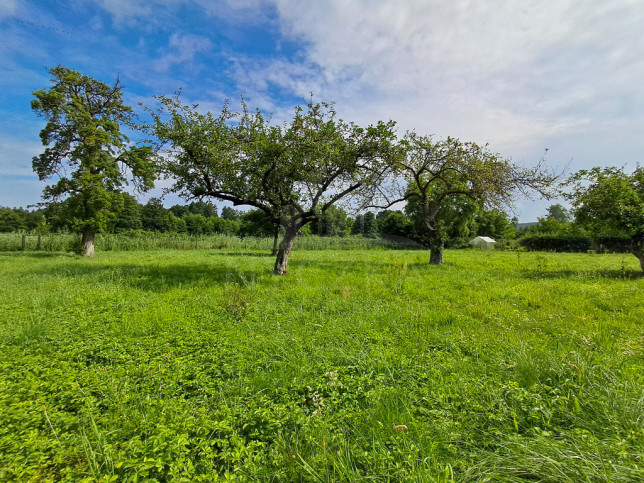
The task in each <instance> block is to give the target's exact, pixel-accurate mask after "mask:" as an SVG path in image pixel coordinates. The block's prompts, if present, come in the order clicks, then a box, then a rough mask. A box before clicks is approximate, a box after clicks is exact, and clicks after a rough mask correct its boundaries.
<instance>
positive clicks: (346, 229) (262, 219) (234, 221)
mask: <svg viewBox="0 0 644 483" xmlns="http://www.w3.org/2000/svg"><path fill="white" fill-rule="evenodd" d="M76 223H77V219H76V217H75V216H74V207H73V206H69V205H68V204H66V203H65V202H60V203H51V204H50V205H49V206H47V207H45V208H41V209H36V210H26V209H24V208H8V207H0V232H5V233H6V232H22V233H41V234H45V233H67V232H74V231H76V230H75V224H76ZM108 227H109V229H108V230H106V231H107V232H108V233H124V232H131V231H133V230H145V231H148V232H157V233H177V234H188V235H231V236H239V237H242V238H243V237H272V236H274V235H275V232H276V229H277V227H276V226H275V225H273V224H271V223H270V221H269V220H268V219H267V217H266V216H265V214H264V212H262V211H261V210H250V211H242V210H236V209H234V208H231V207H228V206H226V207H223V208H221V211H220V210H219V208H218V207H217V206H216V205H214V204H213V203H210V202H207V201H194V202H191V203H189V204H185V205H174V206H171V207H170V208H166V207H164V206H163V204H162V203H161V200H159V199H158V198H152V199H150V200H149V201H148V202H147V203H145V204H141V203H139V202H138V201H137V200H136V199H135V198H134V197H132V196H130V195H127V194H123V203H122V208H121V209H120V210H119V212H118V213H117V214H115V216H114V217H113V219H111V220H110V221H109V223H108ZM461 228H462V227H461ZM461 228H459V230H460V231H458V232H457V230H454V233H452V239H453V240H457V239H458V240H460V239H461V238H462V237H463V232H462V230H461ZM421 232H422V230H419V229H418V227H417V226H416V224H415V222H414V219H413V218H412V217H411V216H408V215H406V214H405V213H403V212H402V211H391V210H383V211H380V212H378V213H372V212H366V213H362V214H358V215H356V216H355V217H351V216H349V215H348V214H347V213H346V211H345V210H343V209H342V208H339V207H335V206H332V207H331V208H330V209H329V210H327V211H326V213H324V214H323V215H320V217H319V219H318V220H317V221H315V222H313V223H311V224H310V225H307V226H305V227H304V229H303V234H304V235H318V236H324V237H348V236H362V237H367V238H379V237H383V236H384V237H387V236H388V237H399V238H404V239H408V240H412V241H414V242H416V243H419V244H424V240H423V237H422V236H421V235H419V233H421ZM515 233H516V220H515V222H514V224H513V223H512V222H511V221H510V219H509V218H508V216H507V214H505V213H503V212H499V211H496V210H493V211H483V212H481V213H479V214H477V215H476V216H475V217H473V218H472V219H471V220H470V223H469V224H468V229H467V233H465V235H466V236H476V235H483V236H490V237H493V238H498V239H513V238H514V237H515Z"/></svg>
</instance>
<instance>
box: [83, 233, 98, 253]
mask: <svg viewBox="0 0 644 483" xmlns="http://www.w3.org/2000/svg"><path fill="white" fill-rule="evenodd" d="M95 237H96V232H94V231H93V230H86V231H84V232H83V240H82V243H83V256H85V257H93V256H94V238H95Z"/></svg>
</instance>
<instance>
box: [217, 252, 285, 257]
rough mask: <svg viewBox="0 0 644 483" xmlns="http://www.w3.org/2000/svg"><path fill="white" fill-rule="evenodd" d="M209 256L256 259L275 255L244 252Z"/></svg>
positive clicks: (220, 253)
mask: <svg viewBox="0 0 644 483" xmlns="http://www.w3.org/2000/svg"><path fill="white" fill-rule="evenodd" d="M211 255H216V256H218V257H221V256H226V257H258V258H275V257H276V255H273V254H272V253H269V252H266V253H263V252H253V251H245V252H243V251H242V252H215V253H211Z"/></svg>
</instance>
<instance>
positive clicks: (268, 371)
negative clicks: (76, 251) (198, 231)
mask: <svg viewBox="0 0 644 483" xmlns="http://www.w3.org/2000/svg"><path fill="white" fill-rule="evenodd" d="M427 259H428V254H427V253H425V252H418V251H413V252H405V251H383V250H377V251H374V250H369V251H346V250H340V251H332V250H327V251H318V252H316V251H306V250H299V251H295V252H294V253H293V254H292V259H291V261H290V270H289V273H288V274H287V275H286V276H284V277H275V276H273V275H271V268H272V264H273V261H274V260H273V258H272V257H270V256H267V253H266V250H263V251H253V250H240V249H235V250H228V251H226V250H201V251H151V252H145V251H132V252H127V253H124V252H102V253H101V252H99V253H98V256H97V258H96V259H93V260H86V259H82V258H80V257H76V256H73V255H66V254H61V253H29V252H27V253H24V254H23V253H12V254H9V253H4V254H2V253H0V271H1V275H2V278H1V281H0V289H1V290H2V297H1V298H0V320H1V321H2V322H1V323H0V367H1V368H2V373H1V376H0V480H4V479H6V480H17V481H29V480H33V481H41V480H53V481H60V480H68V481H78V480H79V479H81V478H89V479H90V480H91V479H100V478H104V479H105V480H109V478H111V477H116V478H117V479H118V481H129V480H134V479H135V478H139V480H142V479H145V478H150V479H157V480H160V481H167V480H173V479H177V480H179V479H180V478H185V479H186V480H193V481H195V480H199V479H201V480H203V481H212V480H213V479H215V478H216V477H222V478H224V477H229V478H231V479H238V480H242V481H243V480H245V479H246V480H251V481H271V480H272V481H284V482H290V481H358V480H359V481H363V480H365V481H450V480H454V481H518V480H536V481H636V480H638V479H641V478H642V477H644V473H643V466H642V465H643V464H644V461H642V459H643V453H644V451H643V450H644V427H643V421H642V417H641V415H642V414H644V407H643V397H644V394H643V389H644V384H643V382H644V376H643V375H644V357H643V356H644V331H643V330H642V320H644V304H643V303H642V300H644V297H643V295H644V277H642V276H641V273H640V272H641V270H639V267H638V263H637V259H636V258H635V257H632V256H630V255H585V254H584V255H580V254H575V255H572V254H546V253H520V252H519V253H517V252H514V253H513V252H483V251H469V250H467V251H448V252H447V254H446V261H447V263H446V265H445V266H439V267H436V266H429V265H427V264H426V262H427ZM402 426H404V427H406V428H407V429H401V428H402ZM395 427H396V428H399V429H397V430H395V429H394V428H395ZM115 481H116V480H115Z"/></svg>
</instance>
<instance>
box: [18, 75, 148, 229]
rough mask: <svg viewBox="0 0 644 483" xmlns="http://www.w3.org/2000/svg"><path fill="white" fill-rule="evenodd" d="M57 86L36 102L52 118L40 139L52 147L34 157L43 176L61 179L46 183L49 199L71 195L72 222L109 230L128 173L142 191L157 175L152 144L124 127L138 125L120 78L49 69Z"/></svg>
mask: <svg viewBox="0 0 644 483" xmlns="http://www.w3.org/2000/svg"><path fill="white" fill-rule="evenodd" d="M49 72H50V74H51V75H52V79H51V80H52V83H53V85H52V87H51V88H50V89H49V90H45V89H41V90H38V91H35V92H34V93H33V94H34V96H35V97H36V99H35V100H33V101H31V107H32V109H33V110H34V111H35V112H36V114H37V115H39V116H40V117H43V118H45V120H46V121H47V124H46V126H45V127H44V129H43V130H42V131H41V132H40V139H41V141H42V144H43V145H44V146H47V147H46V148H45V150H44V152H43V153H42V154H40V155H39V156H36V157H34V158H33V169H34V171H35V172H36V173H37V174H38V177H39V179H40V180H48V179H51V178H56V179H57V181H56V182H55V183H53V184H51V185H48V186H47V187H45V189H44V191H43V198H44V199H45V200H50V201H51V200H58V199H60V198H63V197H65V196H69V200H68V201H69V203H68V206H67V208H68V212H69V216H70V219H69V224H70V226H71V227H72V228H73V229H74V230H77V231H80V232H82V233H83V234H84V238H85V235H89V234H91V238H92V239H93V234H94V233H97V232H101V231H104V230H106V229H107V228H108V226H110V225H111V224H113V223H114V222H115V220H116V217H117V213H118V212H119V211H120V209H121V208H122V202H123V200H122V197H121V194H120V192H119V190H120V189H121V188H122V186H123V185H125V184H127V182H128V179H127V177H126V169H127V173H128V174H129V175H130V177H131V181H133V182H134V184H135V186H136V187H137V188H138V189H140V190H147V189H149V188H150V187H152V184H153V181H154V179H155V177H156V166H155V157H154V153H153V151H152V148H151V147H150V146H139V145H132V144H130V143H129V139H128V137H127V136H126V135H125V134H123V133H122V132H121V128H122V126H128V127H133V118H134V115H133V112H132V109H131V108H130V107H129V106H126V105H124V104H123V100H122V89H123V87H122V86H121V85H120V82H119V80H117V81H116V82H115V84H114V85H113V86H108V85H106V84H104V83H102V82H99V81H97V80H95V79H92V78H91V77H88V76H85V75H82V74H80V73H78V72H76V71H74V70H71V69H68V68H66V67H62V66H58V67H54V68H51V69H49Z"/></svg>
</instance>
